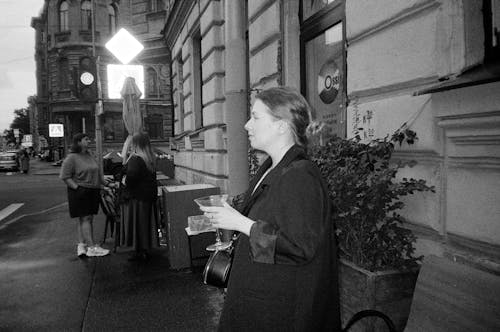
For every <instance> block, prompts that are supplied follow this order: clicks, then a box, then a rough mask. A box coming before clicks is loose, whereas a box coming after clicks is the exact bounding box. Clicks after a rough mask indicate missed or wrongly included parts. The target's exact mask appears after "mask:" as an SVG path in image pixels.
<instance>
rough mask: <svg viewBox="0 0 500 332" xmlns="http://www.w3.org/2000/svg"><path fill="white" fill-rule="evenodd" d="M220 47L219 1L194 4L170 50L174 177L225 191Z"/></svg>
mask: <svg viewBox="0 0 500 332" xmlns="http://www.w3.org/2000/svg"><path fill="white" fill-rule="evenodd" d="M200 39H201V40H200ZM197 42H198V43H200V44H199V45H198V46H196V45H195V43H197ZM197 47H199V49H198V48H197ZM224 48H225V47H224V8H223V2H222V1H196V2H194V4H193V5H192V6H190V8H189V11H188V13H187V15H186V16H185V18H184V20H183V26H182V28H180V29H179V31H178V33H177V35H176V38H175V41H174V43H173V46H172V70H171V71H172V82H173V87H172V92H173V98H174V100H173V104H174V134H175V135H176V145H177V147H178V151H177V152H176V153H175V156H174V160H175V164H176V179H178V180H180V181H183V182H185V183H210V184H214V185H216V186H219V187H221V189H222V190H223V191H227V174H228V171H227V156H226V154H227V152H226V141H225V140H226V137H225V126H224V123H225V120H224V101H225V97H224V75H225V67H224ZM198 63H200V65H201V72H199V71H198V72H196V71H197V69H196V68H197V64H198ZM197 98H200V99H201V100H197Z"/></svg>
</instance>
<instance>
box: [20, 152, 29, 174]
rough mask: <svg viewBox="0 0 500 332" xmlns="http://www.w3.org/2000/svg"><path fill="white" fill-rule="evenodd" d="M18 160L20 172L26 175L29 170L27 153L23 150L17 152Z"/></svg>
mask: <svg viewBox="0 0 500 332" xmlns="http://www.w3.org/2000/svg"><path fill="white" fill-rule="evenodd" d="M18 158H19V168H20V170H21V172H23V173H24V174H27V173H28V170H29V168H30V156H29V154H28V151H26V149H25V148H22V149H21V150H19V155H18Z"/></svg>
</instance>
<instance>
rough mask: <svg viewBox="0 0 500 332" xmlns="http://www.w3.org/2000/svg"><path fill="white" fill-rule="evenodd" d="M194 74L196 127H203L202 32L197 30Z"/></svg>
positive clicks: (194, 49) (193, 57)
mask: <svg viewBox="0 0 500 332" xmlns="http://www.w3.org/2000/svg"><path fill="white" fill-rule="evenodd" d="M191 58H192V59H193V60H192V63H191V64H192V68H193V76H192V83H193V85H192V90H191V91H193V95H192V98H193V103H192V106H193V110H194V128H195V129H198V128H201V127H203V103H202V101H203V96H202V91H203V82H202V79H201V78H202V77H203V76H202V72H201V34H200V30H197V31H196V32H195V33H194V35H193V54H192V55H191Z"/></svg>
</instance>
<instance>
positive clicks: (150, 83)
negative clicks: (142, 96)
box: [146, 68, 158, 98]
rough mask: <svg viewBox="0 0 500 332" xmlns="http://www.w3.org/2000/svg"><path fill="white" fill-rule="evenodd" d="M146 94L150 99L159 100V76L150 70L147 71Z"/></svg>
mask: <svg viewBox="0 0 500 332" xmlns="http://www.w3.org/2000/svg"><path fill="white" fill-rule="evenodd" d="M146 75H147V87H146V93H147V97H148V98H158V75H157V73H156V70H154V69H153V68H148V70H147V74H146Z"/></svg>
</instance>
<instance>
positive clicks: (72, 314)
mask: <svg viewBox="0 0 500 332" xmlns="http://www.w3.org/2000/svg"><path fill="white" fill-rule="evenodd" d="M30 166H33V168H31V169H30V171H31V172H32V173H31V174H39V175H43V174H59V169H60V168H59V167H54V166H52V165H51V163H47V162H43V161H39V160H33V163H32V164H31V165H30ZM104 224H105V216H104V215H103V214H102V212H100V213H99V214H98V215H97V216H96V217H95V220H94V227H95V229H94V235H95V240H96V241H99V242H100V241H101V240H102V238H103V234H104ZM75 228H76V226H75V220H72V219H71V218H70V217H69V215H68V211H67V206H66V205H65V206H62V207H59V208H56V209H54V210H51V211H50V212H47V213H43V214H39V215H33V216H28V217H25V218H22V219H21V220H19V221H17V222H16V223H13V224H12V225H9V227H8V228H6V229H4V230H2V233H1V234H0V235H1V236H2V240H1V241H0V256H1V259H0V294H2V295H3V296H2V301H1V303H0V330H2V331H20V330H23V331H24V330H27V331H37V330H38V331H39V330H47V331H90V332H92V331H174V332H177V331H180V332H182V331H194V332H198V331H215V330H216V328H217V323H218V320H219V315H220V312H221V309H222V305H223V301H224V299H223V295H222V293H221V290H219V289H217V288H214V287H210V286H206V285H204V284H203V281H202V275H201V268H197V269H196V270H194V271H191V270H189V269H186V270H180V271H176V270H171V269H170V267H169V262H168V256H167V253H166V250H165V249H164V248H163V247H159V248H156V249H155V250H154V251H153V253H152V257H151V259H150V260H149V261H147V262H131V261H128V260H127V258H128V257H129V251H130V249H127V248H120V247H119V248H118V250H117V252H116V253H111V254H110V255H108V256H105V257H98V258H94V257H92V258H90V257H89V258H82V259H79V258H77V256H76V245H75V243H76V242H75V236H76V234H75ZM103 247H105V248H109V249H111V248H112V247H113V239H112V238H107V239H106V241H105V243H104V244H103Z"/></svg>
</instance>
